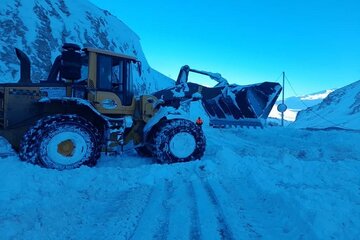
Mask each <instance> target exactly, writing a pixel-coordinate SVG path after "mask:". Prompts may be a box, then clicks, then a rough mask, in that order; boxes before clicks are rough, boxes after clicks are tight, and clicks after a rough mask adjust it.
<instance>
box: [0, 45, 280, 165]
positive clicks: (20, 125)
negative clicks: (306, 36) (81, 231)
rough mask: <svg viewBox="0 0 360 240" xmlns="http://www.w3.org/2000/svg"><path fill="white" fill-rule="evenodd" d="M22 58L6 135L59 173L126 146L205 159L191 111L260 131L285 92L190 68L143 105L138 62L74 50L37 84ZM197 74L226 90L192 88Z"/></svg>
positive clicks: (1, 101) (0, 97)
mask: <svg viewBox="0 0 360 240" xmlns="http://www.w3.org/2000/svg"><path fill="white" fill-rule="evenodd" d="M16 55H17V57H18V59H19V60H20V63H21V65H20V80H19V81H18V82H17V83H4V84H0V135H1V136H2V137H4V138H6V139H7V140H8V141H9V143H10V144H11V145H12V146H13V148H14V149H15V150H16V151H18V152H19V156H20V159H22V160H23V161H26V162H30V163H33V164H38V165H40V166H43V167H46V168H53V169H58V170H64V169H73V168H77V167H79V166H81V165H88V166H94V165H95V164H96V162H97V160H98V159H99V157H100V153H101V152H102V151H110V150H111V149H114V148H120V149H122V148H123V146H124V145H132V146H134V148H135V149H136V151H137V152H138V153H139V154H140V155H143V156H149V157H153V158H155V159H156V160H157V161H158V162H159V163H174V162H186V161H191V160H196V159H200V158H201V157H202V156H203V154H204V151H205V146H206V140H205V136H204V133H203V130H202V128H201V126H198V125H197V124H195V122H194V120H190V119H189V117H188V115H187V114H186V111H185V110H184V109H186V107H184V106H186V105H188V104H189V103H190V102H191V101H194V100H199V99H201V100H202V103H203V106H204V109H205V110H206V111H207V112H208V114H209V116H210V119H211V121H213V122H216V121H222V123H223V122H224V121H225V122H226V121H230V122H231V124H234V122H236V123H238V122H243V123H245V124H248V122H249V119H252V121H253V120H256V121H255V122H256V123H258V122H261V121H260V120H259V119H265V118H266V117H267V115H268V114H269V112H270V109H271V107H272V106H273V105H274V103H275V101H276V98H277V96H278V95H279V93H280V91H281V87H280V85H279V84H277V83H264V84H265V85H264V84H260V85H254V86H250V87H249V86H244V87H240V86H237V85H229V84H227V82H225V81H223V80H222V78H219V76H218V75H214V74H211V73H208V72H203V71H197V70H193V69H190V68H189V67H188V66H184V67H183V68H182V69H181V71H180V74H179V77H178V80H177V82H176V84H175V86H174V87H171V88H168V89H165V90H161V91H158V92H156V93H154V94H152V95H143V96H137V97H135V96H134V93H133V76H132V71H133V69H138V70H139V73H140V74H141V63H140V62H139V61H138V60H137V59H136V58H134V57H131V56H126V55H123V54H118V53H114V52H110V51H106V50H101V49H96V48H89V47H88V48H83V49H81V48H80V47H79V46H78V45H76V44H70V43H67V44H64V46H63V50H62V52H61V54H60V55H59V56H58V57H57V58H56V59H55V61H54V63H53V65H52V68H51V70H50V72H49V75H48V78H47V79H45V80H40V81H39V80H37V81H34V82H33V81H31V74H30V69H31V68H30V60H29V58H28V57H27V55H26V54H25V53H23V52H22V51H21V50H19V49H16ZM189 72H197V73H200V74H205V75H208V76H210V77H211V78H212V79H215V80H218V81H219V84H218V85H217V86H215V87H214V88H206V87H204V86H201V85H197V84H193V83H190V82H189V83H188V82H187V81H188V75H189ZM229 116H230V118H229ZM252 121H250V123H251V124H252Z"/></svg>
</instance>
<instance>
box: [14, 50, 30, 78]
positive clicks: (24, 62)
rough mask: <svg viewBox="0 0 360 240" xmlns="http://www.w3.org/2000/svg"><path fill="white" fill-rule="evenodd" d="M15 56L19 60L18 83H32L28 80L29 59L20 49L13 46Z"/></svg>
mask: <svg viewBox="0 0 360 240" xmlns="http://www.w3.org/2000/svg"><path fill="white" fill-rule="evenodd" d="M15 52H16V56H17V58H18V59H19V61H20V80H19V81H18V83H32V82H31V80H30V59H29V57H28V56H27V55H26V54H25V53H24V52H23V51H21V50H20V49H18V48H15Z"/></svg>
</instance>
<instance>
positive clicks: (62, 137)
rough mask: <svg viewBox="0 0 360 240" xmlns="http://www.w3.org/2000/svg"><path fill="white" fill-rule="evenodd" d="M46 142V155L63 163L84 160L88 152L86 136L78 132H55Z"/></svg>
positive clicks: (56, 161)
mask: <svg viewBox="0 0 360 240" xmlns="http://www.w3.org/2000/svg"><path fill="white" fill-rule="evenodd" d="M44 144H46V148H45V149H46V153H45V154H46V157H47V158H48V159H49V160H50V161H52V162H54V163H57V164H62V165H69V164H74V163H77V162H81V161H84V160H85V159H86V155H87V152H88V144H87V142H86V140H85V137H84V136H83V135H82V134H80V133H77V132H59V133H55V134H53V135H52V136H51V137H50V138H49V139H48V141H46V142H44Z"/></svg>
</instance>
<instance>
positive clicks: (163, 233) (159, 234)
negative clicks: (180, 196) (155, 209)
mask: <svg viewBox="0 0 360 240" xmlns="http://www.w3.org/2000/svg"><path fill="white" fill-rule="evenodd" d="M164 184H165V198H164V199H163V201H162V207H163V210H164V211H163V212H162V215H163V216H162V220H161V221H160V226H159V227H158V229H157V231H156V233H155V235H154V239H167V236H168V235H169V219H170V209H171V204H170V200H171V199H172V197H173V194H174V187H173V183H172V182H170V181H168V180H165V183H164Z"/></svg>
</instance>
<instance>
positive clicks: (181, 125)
mask: <svg viewBox="0 0 360 240" xmlns="http://www.w3.org/2000/svg"><path fill="white" fill-rule="evenodd" d="M153 140H154V141H153V156H154V157H155V158H156V159H157V161H158V162H159V163H176V162H188V161H192V160H197V159H200V158H201V157H202V156H203V155H204V151H205V146H206V139H205V135H204V132H203V130H202V129H201V127H199V126H197V125H196V124H195V123H193V122H191V121H189V120H186V119H172V120H169V121H164V122H163V123H160V125H159V126H158V128H157V130H156V132H155V134H154V138H153Z"/></svg>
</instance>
